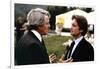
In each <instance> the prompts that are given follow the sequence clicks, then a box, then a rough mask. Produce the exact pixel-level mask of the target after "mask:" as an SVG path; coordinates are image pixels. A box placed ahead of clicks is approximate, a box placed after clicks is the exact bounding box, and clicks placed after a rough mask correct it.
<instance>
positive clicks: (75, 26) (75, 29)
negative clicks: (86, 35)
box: [70, 19, 81, 37]
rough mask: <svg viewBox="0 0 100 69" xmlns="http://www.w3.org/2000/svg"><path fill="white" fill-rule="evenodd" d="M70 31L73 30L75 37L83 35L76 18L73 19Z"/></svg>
mask: <svg viewBox="0 0 100 69" xmlns="http://www.w3.org/2000/svg"><path fill="white" fill-rule="evenodd" d="M70 32H71V35H72V36H74V37H78V36H79V35H81V32H80V29H79V26H78V23H77V21H76V19H73V20H72V26H71V30H70Z"/></svg>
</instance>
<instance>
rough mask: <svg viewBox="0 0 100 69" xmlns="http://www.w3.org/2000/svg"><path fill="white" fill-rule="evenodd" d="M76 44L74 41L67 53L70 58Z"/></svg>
mask: <svg viewBox="0 0 100 69" xmlns="http://www.w3.org/2000/svg"><path fill="white" fill-rule="evenodd" d="M74 45H75V42H74V41H73V42H72V43H71V46H70V48H69V51H68V55H67V57H68V58H70V57H71V52H72V49H73V47H74Z"/></svg>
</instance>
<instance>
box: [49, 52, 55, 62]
mask: <svg viewBox="0 0 100 69" xmlns="http://www.w3.org/2000/svg"><path fill="white" fill-rule="evenodd" d="M49 61H50V63H54V62H55V61H56V55H55V54H50V55H49Z"/></svg>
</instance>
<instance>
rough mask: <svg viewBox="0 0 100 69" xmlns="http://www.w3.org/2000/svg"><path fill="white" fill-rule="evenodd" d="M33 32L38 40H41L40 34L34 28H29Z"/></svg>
mask: <svg viewBox="0 0 100 69" xmlns="http://www.w3.org/2000/svg"><path fill="white" fill-rule="evenodd" d="M31 31H32V32H33V33H34V34H35V36H36V37H37V38H38V39H39V40H40V42H42V37H41V35H40V34H39V33H38V32H37V31H36V30H31Z"/></svg>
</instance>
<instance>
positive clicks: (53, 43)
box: [43, 35, 71, 60]
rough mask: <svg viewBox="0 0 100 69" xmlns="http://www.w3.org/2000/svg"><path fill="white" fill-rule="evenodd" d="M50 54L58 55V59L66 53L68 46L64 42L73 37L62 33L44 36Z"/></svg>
mask: <svg viewBox="0 0 100 69" xmlns="http://www.w3.org/2000/svg"><path fill="white" fill-rule="evenodd" d="M43 39H44V42H45V45H46V48H47V52H48V54H49V55H50V54H52V53H54V54H55V55H56V56H57V60H59V58H60V57H61V56H62V54H65V52H66V47H65V46H63V43H64V42H66V41H68V40H69V39H71V37H70V36H60V35H52V36H46V37H43Z"/></svg>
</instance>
